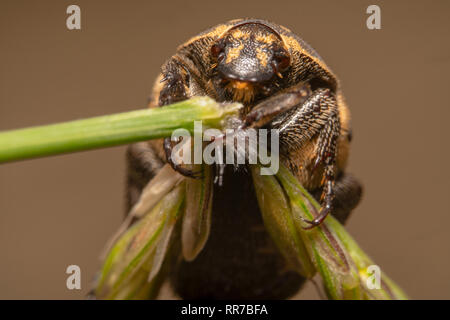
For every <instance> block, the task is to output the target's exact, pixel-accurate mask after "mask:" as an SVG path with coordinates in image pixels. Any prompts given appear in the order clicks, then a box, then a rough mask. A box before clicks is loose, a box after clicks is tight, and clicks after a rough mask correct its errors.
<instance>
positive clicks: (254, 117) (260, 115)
mask: <svg viewBox="0 0 450 320" xmlns="http://www.w3.org/2000/svg"><path fill="white" fill-rule="evenodd" d="M311 93H312V92H311V88H310V86H309V84H307V83H301V84H299V85H296V86H294V87H291V88H289V89H287V90H286V91H283V92H281V93H278V94H277V95H275V96H272V97H270V98H268V99H266V100H264V101H263V102H261V103H259V104H258V105H256V106H255V107H253V109H252V110H251V111H250V112H249V113H248V114H247V116H246V117H245V120H244V127H243V128H244V129H245V128H250V127H256V128H259V127H262V126H264V125H265V124H267V123H268V122H270V121H271V120H273V118H275V117H276V116H278V115H280V114H281V113H283V112H286V111H287V110H289V109H292V108H293V107H295V106H298V105H301V104H303V103H304V102H305V101H306V100H307V99H308V97H309V96H310V95H311Z"/></svg>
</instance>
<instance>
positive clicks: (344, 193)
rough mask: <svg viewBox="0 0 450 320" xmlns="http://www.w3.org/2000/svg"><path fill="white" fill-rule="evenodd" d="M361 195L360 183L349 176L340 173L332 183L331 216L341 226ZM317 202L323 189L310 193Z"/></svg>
mask: <svg viewBox="0 0 450 320" xmlns="http://www.w3.org/2000/svg"><path fill="white" fill-rule="evenodd" d="M362 193H363V187H362V185H361V183H360V182H359V181H358V180H357V179H356V178H355V177H354V176H353V175H351V174H349V173H342V174H340V175H339V176H338V178H337V179H336V181H335V183H334V199H333V205H332V207H333V211H332V214H333V216H334V217H335V218H336V219H337V220H338V221H339V222H340V223H342V224H344V223H345V221H346V220H347V219H348V217H349V215H350V213H351V211H352V210H353V209H354V208H355V207H356V206H357V205H358V203H359V201H360V200H361V196H362ZM311 194H312V195H313V196H314V197H315V198H316V199H317V200H318V201H320V198H321V196H322V194H323V188H318V189H316V190H313V191H312V193H311Z"/></svg>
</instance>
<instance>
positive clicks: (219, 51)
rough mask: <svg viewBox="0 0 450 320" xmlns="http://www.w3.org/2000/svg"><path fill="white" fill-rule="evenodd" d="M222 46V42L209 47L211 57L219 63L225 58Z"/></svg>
mask: <svg viewBox="0 0 450 320" xmlns="http://www.w3.org/2000/svg"><path fill="white" fill-rule="evenodd" d="M224 47H225V46H224V44H223V43H222V42H219V43H215V44H213V45H212V46H211V55H212V56H213V57H214V58H216V59H217V60H218V61H219V62H220V61H222V60H223V58H224V57H225V53H224Z"/></svg>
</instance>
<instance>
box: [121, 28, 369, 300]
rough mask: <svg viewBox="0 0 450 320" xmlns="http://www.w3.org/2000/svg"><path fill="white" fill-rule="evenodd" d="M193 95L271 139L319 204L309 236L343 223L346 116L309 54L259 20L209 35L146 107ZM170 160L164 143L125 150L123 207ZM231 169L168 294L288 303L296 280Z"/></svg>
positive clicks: (188, 51) (182, 55) (180, 59)
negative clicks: (204, 236) (233, 106)
mask: <svg viewBox="0 0 450 320" xmlns="http://www.w3.org/2000/svg"><path fill="white" fill-rule="evenodd" d="M202 95H207V96H210V97H212V98H214V99H216V100H217V101H239V102H241V103H243V104H244V106H245V108H244V110H243V112H242V115H241V116H242V119H243V121H244V123H246V125H248V126H263V127H266V128H274V129H278V130H279V132H280V134H279V138H280V156H281V160H282V161H283V163H284V164H285V165H287V166H288V167H289V168H290V170H291V171H292V172H293V173H294V174H295V175H296V176H297V178H298V179H299V181H300V182H301V183H302V185H303V186H305V187H306V188H307V189H308V190H309V191H310V192H312V193H313V194H314V195H315V196H316V197H317V198H318V199H321V202H322V204H323V209H322V210H321V212H320V213H319V216H318V217H317V218H316V219H315V220H314V221H311V226H312V227H313V226H314V225H317V224H319V223H320V222H321V221H322V220H323V219H324V218H325V217H326V215H327V214H328V213H329V212H330V211H331V213H333V214H334V215H335V216H337V217H338V219H340V220H341V221H345V219H346V218H347V217H348V215H349V213H350V211H351V210H352V209H353V208H354V207H355V206H356V205H357V203H358V201H359V198H360V196H361V186H360V184H359V183H358V181H357V180H356V179H355V178H353V177H352V176H350V175H348V174H346V173H345V167H346V163H347V158H348V153H349V143H350V140H351V128H350V114H349V110H348V108H347V106H346V103H345V101H344V98H343V95H342V92H341V89H340V86H339V82H338V80H337V78H336V77H335V75H334V74H333V72H332V71H331V70H330V69H329V68H328V67H327V66H326V64H325V63H324V62H323V60H322V59H321V58H320V57H319V56H318V54H317V53H316V52H315V51H314V50H313V49H312V48H311V47H310V46H309V45H308V44H306V43H305V42H304V41H303V40H301V39H300V38H299V37H297V36H296V35H294V34H293V33H292V32H291V31H290V30H288V29H286V28H284V27H281V26H278V25H276V24H273V23H270V22H267V21H263V20H234V21H230V22H228V23H226V24H222V25H219V26H216V27H214V28H212V29H209V30H207V31H205V32H203V33H201V34H200V35H198V36H196V37H194V38H192V39H190V40H189V41H187V42H186V43H185V44H183V45H181V46H180V47H179V48H178V50H177V53H176V54H175V55H174V56H172V57H171V58H170V59H169V60H167V61H166V62H165V64H164V65H163V67H162V73H161V74H160V75H159V77H158V78H157V80H156V82H155V86H154V88H153V93H152V95H151V99H150V103H149V105H150V107H161V106H164V105H167V104H171V103H174V102H177V101H182V100H185V99H188V98H190V97H192V96H202ZM170 150H171V144H170V141H169V140H166V141H165V142H163V141H152V142H149V143H141V144H136V145H133V146H131V148H130V150H129V155H130V156H129V163H130V165H129V179H128V200H129V205H130V206H131V205H132V204H133V203H134V202H135V201H136V200H137V197H138V196H139V193H140V191H141V190H142V188H143V185H145V183H146V182H148V180H150V179H151V178H152V176H153V175H154V173H155V172H156V171H157V170H158V169H159V168H160V167H161V166H162V164H163V163H165V162H167V161H169V163H171V161H170V157H168V156H167V155H168V154H170ZM144 155H145V156H144ZM137 158H140V159H137ZM171 164H172V165H173V168H174V169H175V170H177V171H179V172H180V173H182V174H184V175H186V176H188V177H189V176H191V177H193V173H192V172H190V171H189V170H188V169H186V168H183V167H180V166H177V165H175V164H173V163H171ZM230 169H231V168H227V169H226V170H225V173H224V177H223V181H224V185H223V186H217V185H216V186H215V187H214V192H213V194H214V200H213V211H212V226H211V233H210V236H209V239H208V241H207V243H206V246H205V247H204V248H203V250H202V252H200V254H199V255H198V256H197V258H196V259H195V260H194V261H191V262H186V261H183V259H181V258H180V260H179V261H178V263H177V265H176V266H175V267H174V268H173V271H172V273H171V274H172V275H171V280H172V285H173V288H174V289H175V292H176V294H178V295H179V296H180V297H182V298H191V299H193V298H234V299H238V298H247V299H250V298H263V299H264V298H266V299H281V298H286V297H289V296H291V295H292V294H294V293H295V292H296V291H297V290H298V289H299V288H300V286H301V284H302V283H303V281H304V279H303V278H302V277H300V276H299V275H298V274H296V273H295V272H293V271H290V270H289V267H288V266H287V265H286V263H285V261H284V258H283V257H282V256H281V254H280V253H278V251H277V250H276V248H275V246H274V244H273V242H272V240H271V239H270V237H269V236H268V234H267V232H266V231H265V229H264V226H263V222H262V218H261V215H260V213H259V209H258V204H257V201H256V197H255V195H254V190H253V186H252V184H251V179H250V178H249V176H248V173H247V172H246V171H245V170H240V171H237V172H236V171H234V170H230Z"/></svg>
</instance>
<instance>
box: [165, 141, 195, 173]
mask: <svg viewBox="0 0 450 320" xmlns="http://www.w3.org/2000/svg"><path fill="white" fill-rule="evenodd" d="M172 150H173V146H172V141H171V139H170V138H165V139H164V152H165V154H166V160H167V162H168V163H169V164H170V166H171V167H172V169H173V170H175V171H177V172H179V173H180V174H182V175H183V176H185V177H189V178H193V179H200V178H202V172H201V171H192V170H190V169H187V168H184V167H182V166H181V165H179V164H178V163H175V161H173V158H172Z"/></svg>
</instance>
